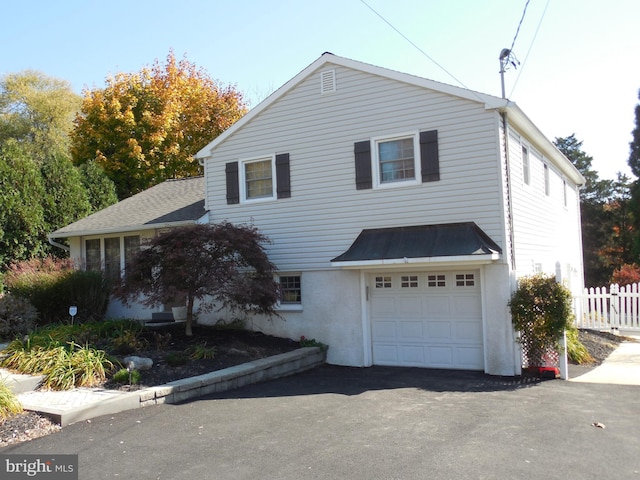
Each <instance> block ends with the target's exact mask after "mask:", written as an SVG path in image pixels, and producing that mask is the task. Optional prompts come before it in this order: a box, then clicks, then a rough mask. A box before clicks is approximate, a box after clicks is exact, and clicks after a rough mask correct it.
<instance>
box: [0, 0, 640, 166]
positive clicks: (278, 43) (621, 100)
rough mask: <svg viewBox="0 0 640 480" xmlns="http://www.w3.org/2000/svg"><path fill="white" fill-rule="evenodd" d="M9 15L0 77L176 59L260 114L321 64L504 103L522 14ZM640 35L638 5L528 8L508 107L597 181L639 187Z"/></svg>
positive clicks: (128, 5) (254, 1)
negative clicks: (567, 140)
mask: <svg viewBox="0 0 640 480" xmlns="http://www.w3.org/2000/svg"><path fill="white" fill-rule="evenodd" d="M5 3H7V4H6V5H3V6H2V12H3V17H4V18H3V22H2V28H1V29H0V75H4V74H7V73H14V72H18V71H21V70H24V69H35V70H40V71H42V72H43V73H45V74H46V75H49V76H52V77H57V78H61V79H65V80H68V81H69V82H70V83H71V84H72V86H73V88H74V90H76V91H77V92H78V93H81V92H82V90H83V89H84V88H96V87H97V88H101V87H103V86H104V84H105V78H106V77H107V76H108V75H110V74H114V73H117V72H137V71H139V70H140V69H141V68H142V67H144V66H149V65H151V64H152V63H153V62H154V60H155V59H161V60H162V59H164V58H165V57H166V55H167V54H168V52H169V50H170V49H173V50H174V52H175V53H176V56H178V57H182V56H183V55H185V54H186V56H187V58H188V60H190V61H191V62H192V63H195V64H196V65H197V66H198V67H202V68H204V69H205V70H206V71H207V72H208V73H209V74H210V75H211V76H212V77H214V78H215V79H217V80H219V81H220V82H222V83H225V84H234V85H236V87H237V88H238V89H239V90H240V91H242V92H243V93H244V94H245V96H246V97H247V98H248V99H250V100H251V102H252V103H253V104H254V105H255V104H256V103H257V102H258V101H259V100H261V99H263V98H265V97H266V96H267V95H268V94H269V93H271V91H273V90H275V89H277V88H278V87H280V86H281V85H282V84H284V83H285V82H286V81H287V80H289V79H290V78H292V77H293V76H295V75H296V74H297V73H298V72H300V71H301V70H302V69H304V68H305V67H306V66H307V65H309V64H310V63H312V62H313V61H314V60H315V59H317V58H318V57H319V56H320V55H321V54H322V53H323V52H325V51H329V52H332V53H334V54H336V55H340V56H343V57H347V58H351V59H353V60H359V61H363V62H367V63H371V64H374V65H377V66H381V67H385V68H390V69H394V70H398V71H401V72H406V73H410V74H414V75H419V76H422V77H425V78H430V79H433V80H437V81H441V82H445V83H449V84H452V85H457V86H463V87H466V88H469V89H472V90H477V91H480V92H483V93H488V94H492V95H496V96H500V95H501V88H500V76H499V73H498V71H499V61H498V56H499V54H500V52H501V50H502V49H503V48H511V46H512V43H513V41H514V37H516V31H517V30H518V25H519V24H520V20H521V18H522V15H523V11H524V9H525V4H527V1H526V0H324V1H322V2H311V1H308V0H295V1H294V0H268V1H266V0H263V1H260V0H235V1H233V2H231V1H222V0H210V1H206V0H182V1H180V2H175V1H166V0H153V1H146V0H136V1H129V0H112V1H109V2H105V1H97V0H94V1H91V0H85V1H77V0H60V1H58V2H53V1H50V0H35V1H29V0H22V1H10V2H9V1H6V0H5ZM374 11H375V12H374ZM376 12H377V13H376ZM639 22H640V1H638V0H608V1H604V0H530V1H529V3H528V6H527V9H526V15H525V16H524V20H523V21H522V24H521V25H520V30H519V33H518V35H517V38H516V40H515V44H513V52H514V54H515V56H516V57H517V59H518V60H519V62H520V65H519V66H518V68H516V69H513V68H511V69H510V70H508V71H507V72H506V74H505V83H506V94H507V97H509V98H510V99H511V100H513V101H515V102H516V103H517V104H518V105H519V106H520V107H521V108H522V109H523V110H524V112H525V113H526V114H527V115H528V116H529V118H531V120H533V122H534V123H536V125H538V127H539V128H540V129H541V130H542V132H543V133H545V134H546V135H547V137H549V139H550V140H553V139H554V138H555V137H565V136H568V135H570V134H572V133H575V134H576V137H577V138H578V139H579V140H582V141H583V142H584V144H583V150H584V151H585V152H586V153H587V154H589V155H591V156H592V157H594V164H593V166H594V168H595V169H596V170H597V171H598V172H599V174H600V177H601V178H615V176H616V173H617V172H619V171H621V172H623V173H626V174H628V175H631V174H630V171H629V169H628V167H627V164H626V162H627V158H628V156H629V142H630V141H631V131H632V130H633V128H634V125H635V117H634V108H635V105H636V104H637V103H638V90H639V89H640V27H639V26H638V24H639Z"/></svg>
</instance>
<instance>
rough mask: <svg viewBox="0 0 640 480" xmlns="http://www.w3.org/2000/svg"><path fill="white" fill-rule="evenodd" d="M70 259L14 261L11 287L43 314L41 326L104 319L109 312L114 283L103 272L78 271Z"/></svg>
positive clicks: (8, 282) (8, 278)
mask: <svg viewBox="0 0 640 480" xmlns="http://www.w3.org/2000/svg"><path fill="white" fill-rule="evenodd" d="M73 267H74V265H73V262H72V261H71V260H69V259H66V260H60V259H53V258H47V259H42V260H30V261H28V262H20V263H17V264H12V265H11V266H10V268H9V271H8V272H7V274H6V275H5V282H6V285H7V288H8V290H9V291H10V292H11V293H13V294H14V295H17V296H20V297H23V298H26V299H28V300H29V301H30V302H31V304H32V305H33V306H34V307H35V308H36V310H37V311H38V313H39V317H40V318H39V325H48V324H50V323H55V322H60V321H67V320H69V306H70V305H76V306H77V307H78V314H77V316H76V317H75V319H74V320H75V321H78V322H87V321H91V320H101V319H103V318H104V315H105V312H106V311H107V304H108V301H109V295H110V290H111V289H110V285H109V282H108V281H107V280H106V278H105V277H104V275H103V274H102V272H98V271H82V270H74V268H73Z"/></svg>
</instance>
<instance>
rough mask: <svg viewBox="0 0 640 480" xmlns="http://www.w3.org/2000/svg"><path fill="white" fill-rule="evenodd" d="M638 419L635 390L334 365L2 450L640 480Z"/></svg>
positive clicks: (307, 470)
mask: <svg viewBox="0 0 640 480" xmlns="http://www.w3.org/2000/svg"><path fill="white" fill-rule="evenodd" d="M639 413H640V387H637V386H618V385H602V384H588V383H572V382H565V381H561V380H551V381H545V382H541V383H538V382H526V381H519V380H513V379H509V378H506V379H502V378H495V377H489V376H486V375H483V374H480V373H475V372H458V371H437V370H425V369H404V368H384V367H372V368H366V369H358V368H346V367H336V366H323V367H320V368H317V369H315V370H312V371H309V372H306V373H303V374H299V375H295V376H292V377H288V378H284V379H279V380H274V381H270V382H266V383H261V384H257V385H252V386H248V387H244V388H241V389H238V390H235V391H231V392H227V393H224V394H218V395H215V396H209V397H203V398H200V399H198V400H196V401H192V402H189V403H185V404H182V405H162V406H156V407H149V408H146V409H139V410H132V411H128V412H123V413H121V414H117V415H115V416H112V417H109V416H107V417H100V418H97V419H94V420H92V421H91V422H90V423H89V422H83V423H79V424H75V425H71V426H68V427H65V428H64V429H63V431H62V432H60V433H57V434H54V435H50V436H48V437H44V438H41V439H37V440H34V441H31V442H28V443H25V444H21V445H16V446H13V447H6V448H4V449H2V450H0V453H3V454H8V453H24V454H26V453H40V454H65V453H77V454H79V464H80V467H79V478H81V479H83V480H85V479H98V478H122V479H134V478H135V479H140V480H143V479H172V480H176V479H194V478H202V479H216V480H219V479H234V480H237V479H303V478H312V479H331V480H335V479H343V478H345V479H346V478H348V479H387V480H392V479H394V480H395V479H423V478H424V479H427V478H428V479H456V480H457V479H511V478H532V479H542V478H545V479H552V478H563V479H573V478H580V479H602V478H621V479H626V478H638V479H640V454H639V453H638V452H640V433H639V432H640V415H639ZM594 423H600V424H601V425H603V426H604V427H605V428H598V427H595V426H593V424H594Z"/></svg>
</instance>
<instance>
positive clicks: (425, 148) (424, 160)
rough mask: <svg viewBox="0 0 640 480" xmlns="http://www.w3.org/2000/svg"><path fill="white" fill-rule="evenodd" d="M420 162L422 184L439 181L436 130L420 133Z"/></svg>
mask: <svg viewBox="0 0 640 480" xmlns="http://www.w3.org/2000/svg"><path fill="white" fill-rule="evenodd" d="M420 162H421V163H420V165H421V167H422V181H423V182H436V181H438V180H440V159H439V156H438V131H437V130H430V131H428V132H420Z"/></svg>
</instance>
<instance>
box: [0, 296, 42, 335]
mask: <svg viewBox="0 0 640 480" xmlns="http://www.w3.org/2000/svg"><path fill="white" fill-rule="evenodd" d="M37 320H38V311H37V310H36V309H35V308H34V306H33V305H31V303H29V301H28V300H27V299H25V298H21V297H16V296H15V295H4V296H2V295H1V294H0V338H3V339H12V338H14V337H17V336H21V335H26V334H27V333H29V332H31V331H32V330H33V328H34V326H35V325H36V321H37Z"/></svg>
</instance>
